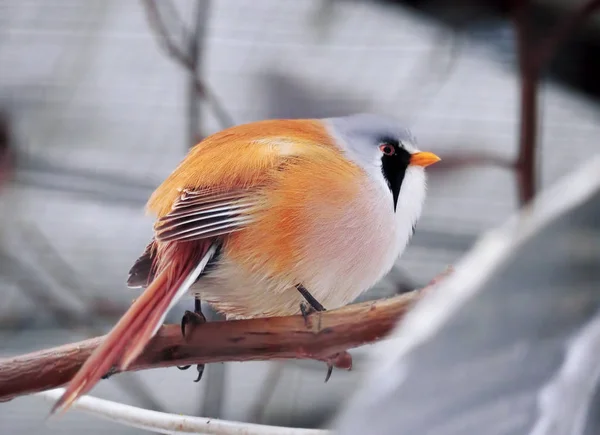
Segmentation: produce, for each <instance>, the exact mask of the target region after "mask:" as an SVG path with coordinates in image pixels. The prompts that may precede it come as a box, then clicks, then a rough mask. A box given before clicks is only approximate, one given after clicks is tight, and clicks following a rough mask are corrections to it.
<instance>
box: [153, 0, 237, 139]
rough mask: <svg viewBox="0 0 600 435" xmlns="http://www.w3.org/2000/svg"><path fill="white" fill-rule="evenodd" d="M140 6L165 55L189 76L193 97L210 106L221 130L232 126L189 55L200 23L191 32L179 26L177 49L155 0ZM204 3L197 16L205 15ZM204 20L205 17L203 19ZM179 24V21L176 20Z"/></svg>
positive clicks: (229, 117) (168, 5)
mask: <svg viewBox="0 0 600 435" xmlns="http://www.w3.org/2000/svg"><path fill="white" fill-rule="evenodd" d="M142 4H143V5H144V8H145V11H146V17H147V19H148V23H149V25H150V28H151V29H152V31H153V32H154V34H155V36H156V38H157V40H158V41H159V42H160V43H161V46H162V47H163V49H164V51H165V53H166V54H167V56H169V57H170V58H172V59H173V60H174V61H175V62H176V63H177V64H179V65H181V66H182V67H183V68H185V69H186V70H187V71H188V72H189V73H190V74H191V77H190V81H191V87H192V89H193V90H194V91H195V95H194V97H195V96H196V95H198V96H201V97H204V98H205V100H206V102H207V103H208V104H209V105H210V106H212V111H213V114H214V116H215V118H216V119H217V121H218V122H219V124H220V125H221V128H227V127H231V126H232V125H234V124H235V123H234V121H233V118H232V117H231V115H230V114H229V113H228V112H227V111H226V110H225V108H224V106H223V104H222V103H221V101H220V100H219V99H218V98H217V97H216V95H215V94H214V93H213V92H211V90H210V89H209V88H208V86H206V85H205V83H204V82H203V81H202V80H201V79H200V76H199V74H198V71H197V67H198V65H197V63H196V59H194V56H195V55H193V54H192V55H190V54H189V51H190V47H191V48H192V50H194V49H195V48H194V46H193V42H192V40H191V38H198V37H199V35H198V33H197V32H198V30H200V31H202V30H203V29H199V28H198V26H201V25H203V23H202V22H201V21H198V22H197V23H196V29H195V30H194V31H193V32H190V31H189V30H187V29H186V28H185V27H184V26H180V30H181V31H182V32H183V35H184V42H183V45H184V47H185V48H182V47H179V46H178V45H177V42H176V41H175V38H174V37H173V35H172V34H171V33H170V32H169V28H168V25H167V24H166V23H165V21H164V19H163V16H162V15H161V13H160V11H159V7H158V2H157V1H156V0H143V1H142ZM160 4H162V5H163V6H167V7H169V8H171V10H172V11H173V9H174V6H173V5H172V4H171V3H170V2H167V1H164V2H161V3H160ZM204 7H205V6H204V2H199V4H198V8H200V9H199V10H198V13H199V14H202V13H205V11H203V10H201V9H202V8H204ZM204 18H206V16H205V17H204ZM177 21H178V23H179V20H177Z"/></svg>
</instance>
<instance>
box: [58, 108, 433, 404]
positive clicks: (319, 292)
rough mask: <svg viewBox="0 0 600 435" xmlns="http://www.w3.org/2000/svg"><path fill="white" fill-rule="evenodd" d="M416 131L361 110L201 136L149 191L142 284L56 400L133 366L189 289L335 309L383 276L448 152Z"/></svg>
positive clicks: (285, 308) (220, 302) (254, 310)
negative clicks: (149, 235)
mask: <svg viewBox="0 0 600 435" xmlns="http://www.w3.org/2000/svg"><path fill="white" fill-rule="evenodd" d="M332 131H334V133H332ZM390 137H391V139H389V138H390ZM409 140H410V137H408V136H407V135H406V134H405V133H403V132H402V131H400V130H397V129H396V127H395V123H394V122H390V121H389V120H383V119H381V118H379V117H376V116H372V115H356V116H354V117H342V118H335V119H330V120H329V121H327V122H324V120H317V119H312V120H268V121H260V122H255V123H251V124H244V125H239V126H236V127H232V128H229V129H226V130H223V131H221V132H218V133H216V134H213V135H211V136H209V137H207V138H206V139H204V140H203V141H202V142H201V143H199V144H198V145H196V146H195V147H194V148H193V149H191V150H190V152H189V153H188V155H187V156H186V157H185V159H184V160H183V161H182V162H181V163H180V164H179V166H178V167H177V168H176V169H175V170H174V171H173V172H172V173H171V175H169V176H168V177H167V178H166V180H165V181H164V182H163V183H162V184H161V185H160V186H158V188H157V189H156V190H155V191H154V193H153V194H152V196H151V197H150V199H149V201H148V204H147V210H148V211H149V212H151V213H153V214H154V215H155V216H156V222H155V225H154V238H153V240H152V241H151V242H150V243H149V244H148V246H147V247H146V249H145V250H144V252H143V253H142V255H141V256H140V257H139V258H138V260H137V261H136V262H135V264H134V265H133V267H132V268H131V271H130V276H129V278H128V285H129V286H131V287H144V288H145V290H144V291H143V293H142V295H141V296H140V297H139V298H138V299H137V300H136V301H135V302H134V303H133V305H132V306H131V307H130V308H129V310H128V311H127V312H126V313H125V315H124V316H123V317H122V318H121V319H120V320H119V322H118V323H117V325H116V326H115V327H114V328H113V329H112V330H111V331H110V332H109V334H108V335H107V337H106V338H105V339H104V341H103V342H102V344H101V345H100V346H99V347H98V348H97V349H96V350H95V351H94V353H93V354H92V355H91V356H90V357H89V359H88V360H87V361H86V362H85V364H84V365H83V366H82V368H81V369H80V370H79V372H78V373H77V375H76V376H75V377H74V378H73V380H72V381H71V382H70V384H69V386H68V388H67V390H66V392H65V393H64V394H63V396H62V397H61V398H60V399H59V401H58V402H57V403H56V405H55V407H54V408H53V412H54V411H55V410H57V409H66V408H67V407H69V406H70V405H71V404H72V403H73V401H75V400H76V399H77V398H78V397H80V396H81V395H82V394H85V393H86V392H87V391H89V390H90V389H91V388H92V387H93V386H94V385H95V384H96V382H98V380H99V379H100V378H101V377H102V376H103V375H104V374H105V373H106V372H108V371H109V370H110V369H111V368H112V367H115V368H117V369H118V370H124V369H126V368H127V367H128V365H129V364H130V363H131V362H133V361H134V360H135V358H137V356H138V355H139V354H140V352H142V350H143V349H144V347H145V346H146V344H147V342H148V341H149V340H150V339H151V338H152V336H153V335H154V333H155V332H156V330H157V329H158V327H159V326H160V324H161V323H162V321H163V320H164V316H165V315H166V313H167V311H168V310H169V309H170V307H172V306H173V304H175V303H176V302H177V301H178V300H179V299H180V298H181V297H182V296H183V295H184V294H185V293H188V292H190V293H192V294H194V295H195V296H198V297H199V298H200V299H202V300H204V301H206V302H208V303H210V304H211V305H212V306H213V307H214V308H215V309H217V310H219V311H221V312H222V313H224V314H225V315H226V316H227V318H250V317H257V316H274V315H286V314H294V313H298V312H299V308H300V303H304V302H305V301H308V302H309V303H310V304H311V305H312V306H313V307H317V309H322V308H323V306H325V307H327V308H335V307H338V306H341V305H344V304H346V303H349V302H350V301H352V300H353V299H354V298H356V297H357V296H358V295H359V294H360V293H362V292H363V291H365V290H366V289H368V288H370V287H371V286H372V285H374V284H375V283H376V282H377V281H378V280H379V279H381V277H383V275H385V273H387V272H388V271H389V270H390V269H391V267H392V265H393V263H394V262H395V260H396V258H397V257H398V255H399V254H400V253H401V252H402V250H403V249H404V247H405V246H406V244H407V243H408V240H409V238H410V236H411V235H412V229H413V227H414V223H415V222H416V220H417V218H418V217H419V215H420V212H421V205H422V202H423V199H424V196H425V178H424V173H423V171H422V169H423V167H424V166H426V165H428V164H431V163H433V162H435V161H437V160H439V158H438V157H437V156H435V155H433V154H431V153H420V152H418V150H416V148H414V146H412V145H411V144H410V143H409ZM382 141H383V144H382ZM402 141H405V143H404V142H402ZM413 159H414V160H413ZM411 161H413V163H414V164H412V163H411ZM386 177H388V178H386ZM403 179H405V180H404V184H402V183H403ZM401 184H402V192H401V194H400V185H401ZM307 289H308V290H307ZM311 300H312V302H311ZM321 304H322V306H321Z"/></svg>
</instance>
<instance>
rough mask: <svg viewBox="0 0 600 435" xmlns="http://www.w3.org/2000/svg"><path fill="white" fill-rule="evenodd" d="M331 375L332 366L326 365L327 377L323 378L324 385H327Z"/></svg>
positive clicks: (330, 364)
mask: <svg viewBox="0 0 600 435" xmlns="http://www.w3.org/2000/svg"><path fill="white" fill-rule="evenodd" d="M332 373H333V364H332V363H327V375H326V376H325V383H327V381H328V380H329V378H330V377H331V374H332Z"/></svg>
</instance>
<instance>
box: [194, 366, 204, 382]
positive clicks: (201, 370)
mask: <svg viewBox="0 0 600 435" xmlns="http://www.w3.org/2000/svg"><path fill="white" fill-rule="evenodd" d="M196 370H198V377H197V378H196V380H195V381H194V382H200V379H202V375H203V374H204V364H197V365H196Z"/></svg>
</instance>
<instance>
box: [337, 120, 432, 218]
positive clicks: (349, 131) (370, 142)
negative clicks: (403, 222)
mask: <svg viewBox="0 0 600 435" xmlns="http://www.w3.org/2000/svg"><path fill="white" fill-rule="evenodd" d="M325 124H326V125H327V127H328V129H329V131H330V134H331V135H332V136H333V137H334V138H335V139H336V143H337V144H338V145H339V146H340V147H341V148H342V150H343V151H344V152H345V153H346V155H347V156H348V158H349V159H350V160H352V161H353V162H354V163H355V164H357V165H358V166H359V167H361V168H362V169H364V170H365V172H366V173H367V174H368V175H369V176H371V177H373V178H374V179H376V180H378V181H381V182H383V183H385V185H387V186H388V188H389V191H390V199H391V203H392V205H393V208H394V211H397V210H398V208H399V207H398V204H406V205H409V206H410V204H412V203H418V204H419V205H420V204H421V203H422V202H423V200H424V195H425V171H424V169H425V167H427V166H429V165H431V164H433V163H435V162H438V161H439V160H440V158H439V157H438V156H436V155H435V154H433V153H430V152H425V151H420V150H419V149H418V148H417V147H416V144H415V140H414V138H413V137H412V136H411V134H410V132H409V131H408V130H406V129H403V128H401V127H399V126H398V123H397V122H396V121H395V120H394V119H391V118H388V117H385V116H381V115H372V114H357V115H350V116H342V117H338V118H328V119H326V120H325Z"/></svg>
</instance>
